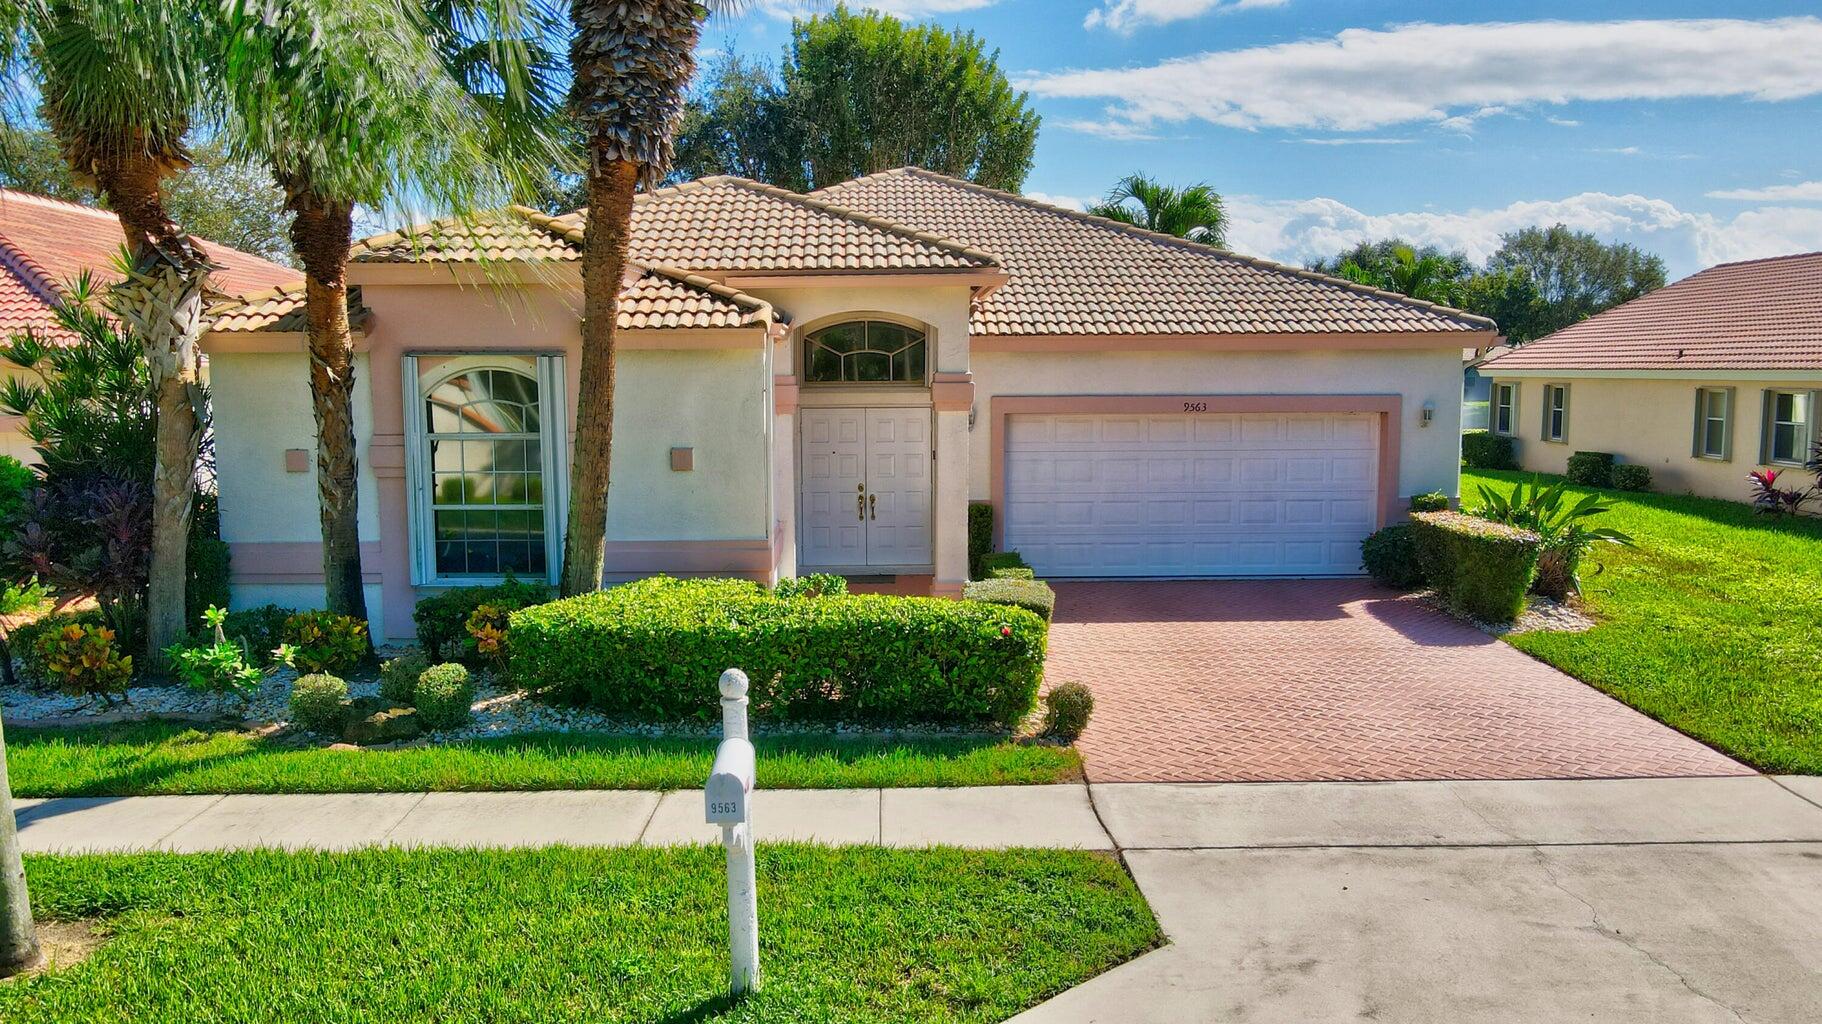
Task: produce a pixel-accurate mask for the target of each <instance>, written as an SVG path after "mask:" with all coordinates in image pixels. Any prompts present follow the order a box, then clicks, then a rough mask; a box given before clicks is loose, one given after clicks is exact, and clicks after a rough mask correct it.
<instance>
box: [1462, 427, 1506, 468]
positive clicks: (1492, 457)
mask: <svg viewBox="0 0 1822 1024" xmlns="http://www.w3.org/2000/svg"><path fill="white" fill-rule="evenodd" d="M1517 448H1518V446H1517V445H1515V444H1514V443H1513V442H1512V439H1511V438H1510V437H1507V436H1506V435H1504V434H1494V433H1490V432H1488V431H1485V430H1469V431H1466V432H1464V433H1463V434H1462V435H1461V461H1462V464H1463V465H1465V466H1467V467H1468V468H1469V469H1517V468H1518V451H1517Z"/></svg>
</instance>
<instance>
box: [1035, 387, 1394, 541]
mask: <svg viewBox="0 0 1822 1024" xmlns="http://www.w3.org/2000/svg"><path fill="white" fill-rule="evenodd" d="M1005 460H1006V463H1005V480H1006V495H1005V499H1006V500H1005V525H1004V531H1003V537H1004V544H1005V547H1006V548H1007V549H1008V550H1013V551H1018V552H1021V553H1022V554H1023V555H1024V556H1025V560H1026V561H1028V562H1030V563H1031V565H1032V567H1033V568H1034V569H1036V570H1037V573H1038V575H1039V576H1053V577H1055V576H1323V575H1349V574H1353V573H1357V572H1359V571H1360V541H1361V538H1363V537H1365V536H1366V535H1367V534H1368V533H1371V532H1372V530H1373V525H1374V518H1375V516H1374V511H1375V509H1376V508H1377V507H1378V481H1379V418H1378V416H1376V415H1372V414H1361V415H1336V414H1317V413H1303V414H1283V415H1275V414H1260V413H1198V414H1187V415H1180V416H1179V415H1150V414H1133V415H1108V414H1099V415H1086V416H1069V415H1029V416H1018V415H1015V416H1010V417H1008V418H1007V429H1006V453H1005Z"/></svg>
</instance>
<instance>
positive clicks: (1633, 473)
mask: <svg viewBox="0 0 1822 1024" xmlns="http://www.w3.org/2000/svg"><path fill="white" fill-rule="evenodd" d="M1613 486H1615V487H1617V488H1619V489H1620V490H1622V491H1648V490H1650V489H1651V469H1650V467H1647V466H1640V465H1637V464H1635V463H1631V462H1628V463H1626V464H1625V465H1623V466H1615V467H1613Z"/></svg>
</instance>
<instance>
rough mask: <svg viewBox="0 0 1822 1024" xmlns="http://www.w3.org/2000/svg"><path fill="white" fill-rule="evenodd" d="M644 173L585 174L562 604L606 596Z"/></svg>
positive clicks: (609, 164)
mask: <svg viewBox="0 0 1822 1024" xmlns="http://www.w3.org/2000/svg"><path fill="white" fill-rule="evenodd" d="M638 183H639V165H638V164H636V163H633V162H631V161H628V160H600V159H596V160H594V161H593V162H592V165H591V167H590V169H589V173H588V227H587V233H586V236H585V238H584V240H583V248H582V296H583V297H582V369H581V378H582V379H581V384H580V386H579V388H578V390H579V392H580V394H578V395H577V397H576V446H575V452H574V457H573V458H572V459H571V460H570V470H569V524H568V530H567V532H566V533H565V535H564V538H563V575H562V577H561V582H560V583H559V589H560V590H561V592H562V594H563V595H564V596H565V597H569V596H573V595H575V594H585V593H587V592H589V591H591V590H599V589H600V588H601V576H602V572H603V570H604V569H605V567H606V555H607V482H608V460H609V457H610V456H611V454H612V449H613V443H614V316H615V312H616V307H617V306H618V303H619V299H620V277H621V274H622V273H624V272H625V270H626V244H627V236H628V235H629V234H631V232H632V218H633V192H634V189H635V188H636V187H637V186H638Z"/></svg>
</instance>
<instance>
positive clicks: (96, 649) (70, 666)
mask: <svg viewBox="0 0 1822 1024" xmlns="http://www.w3.org/2000/svg"><path fill="white" fill-rule="evenodd" d="M114 639H115V635H114V631H113V630H111V629H109V628H108V627H106V626H101V625H92V624H91V625H85V624H83V623H80V622H71V623H68V624H66V625H65V626H63V628H61V629H57V630H52V631H49V632H45V633H41V634H39V636H38V657H39V659H40V660H41V661H42V662H43V663H44V670H45V673H46V674H47V675H48V676H49V677H50V679H51V681H52V682H54V683H55V684H56V685H57V688H58V689H60V690H62V691H63V692H64V693H67V694H69V695H70V696H72V697H98V698H100V700H101V702H102V703H103V704H108V705H112V704H113V703H114V701H115V699H116V698H117V697H119V696H123V695H125V693H126V692H127V682H128V681H129V680H131V679H132V678H133V656H132V655H131V654H124V653H122V652H121V649H120V645H119V644H116V643H115V642H114Z"/></svg>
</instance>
